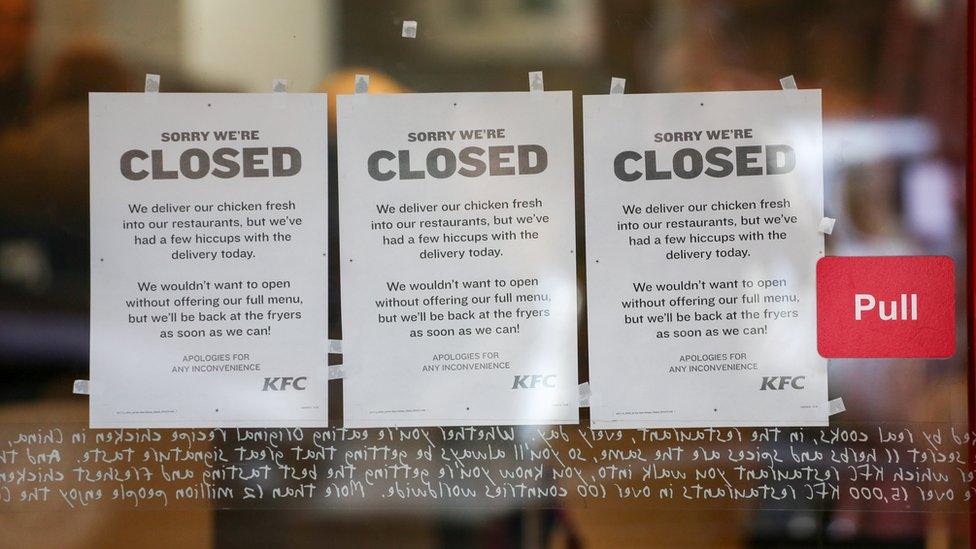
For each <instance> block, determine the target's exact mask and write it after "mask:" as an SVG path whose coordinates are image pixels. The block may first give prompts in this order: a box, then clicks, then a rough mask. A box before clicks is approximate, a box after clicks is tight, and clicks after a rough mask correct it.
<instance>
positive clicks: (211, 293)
mask: <svg viewBox="0 0 976 549" xmlns="http://www.w3.org/2000/svg"><path fill="white" fill-rule="evenodd" d="M326 130H327V126H326V100H325V96H324V95H322V94H290V93H289V94H281V93H278V94H136V93H96V94H91V96H90V132H91V397H90V409H91V418H90V422H91V426H92V427H286V426H301V427H321V426H325V425H326V423H327V420H328V406H327V402H326V398H327V396H328V391H327V383H328V371H327V363H328V348H327V344H328V335H327V328H328V324H327V321H326V312H327V308H328V307H327V303H328V300H327V295H326V292H327V286H326V282H327V280H328V276H327V265H328V264H327V257H326V253H327V250H326V246H327V242H328V239H327V236H326V235H327V226H326V212H327V208H326V197H327V192H326V190H327V177H328V170H327V160H326V155H327V146H326Z"/></svg>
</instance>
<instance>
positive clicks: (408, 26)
mask: <svg viewBox="0 0 976 549" xmlns="http://www.w3.org/2000/svg"><path fill="white" fill-rule="evenodd" d="M400 36H401V37H403V38H416V37H417V22H416V21H404V22H403V29H402V30H400Z"/></svg>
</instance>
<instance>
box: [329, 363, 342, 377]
mask: <svg viewBox="0 0 976 549" xmlns="http://www.w3.org/2000/svg"><path fill="white" fill-rule="evenodd" d="M345 373H346V371H345V370H343V369H342V363H339V364H332V365H331V366H329V379H342V378H343V377H345Z"/></svg>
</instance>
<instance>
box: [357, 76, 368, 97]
mask: <svg viewBox="0 0 976 549" xmlns="http://www.w3.org/2000/svg"><path fill="white" fill-rule="evenodd" d="M356 93H369V75H368V74H357V75H356Z"/></svg>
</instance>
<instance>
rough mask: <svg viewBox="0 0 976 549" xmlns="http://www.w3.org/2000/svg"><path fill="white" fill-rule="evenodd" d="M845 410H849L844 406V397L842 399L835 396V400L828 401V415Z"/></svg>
mask: <svg viewBox="0 0 976 549" xmlns="http://www.w3.org/2000/svg"><path fill="white" fill-rule="evenodd" d="M844 410H847V408H845V407H844V399H842V398H835V399H834V400H831V401H828V402H827V415H828V416H832V415H834V414H839V413H841V412H843V411H844Z"/></svg>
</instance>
